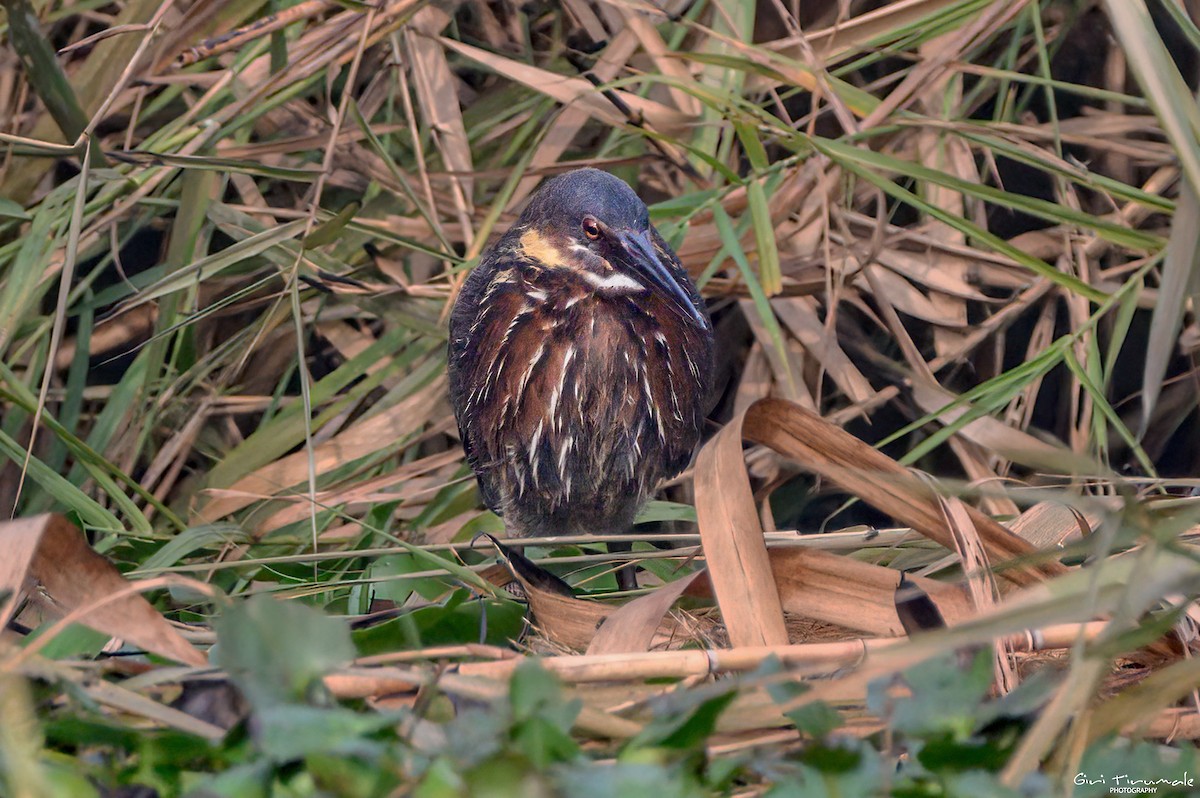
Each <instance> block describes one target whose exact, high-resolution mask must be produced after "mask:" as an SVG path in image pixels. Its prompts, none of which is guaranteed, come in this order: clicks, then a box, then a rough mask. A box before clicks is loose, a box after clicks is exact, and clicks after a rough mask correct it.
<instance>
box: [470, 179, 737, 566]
mask: <svg viewBox="0 0 1200 798" xmlns="http://www.w3.org/2000/svg"><path fill="white" fill-rule="evenodd" d="M449 332H450V336H449V337H450V341H449V353H448V356H449V392H450V399H451V404H452V405H453V408H454V413H455V418H456V420H457V422H458V430H459V436H460V440H461V441H462V445H463V448H464V450H465V452H466V456H467V461H468V463H469V464H470V466H471V468H472V469H473V471H474V473H475V476H476V479H477V481H478V484H479V489H480V494H481V497H482V499H483V501H484V503H485V504H486V505H487V506H488V507H489V508H490V509H492V510H493V511H495V512H496V513H497V514H498V515H499V516H500V517H501V518H502V519H503V521H504V526H505V531H506V532H507V534H508V535H510V536H511V537H514V538H523V537H533V536H539V537H540V536H553V535H578V534H587V533H590V534H597V535H609V536H616V535H621V534H625V533H629V532H632V531H633V523H634V518H635V516H636V514H637V513H638V511H639V510H640V509H641V507H642V506H643V505H644V504H645V502H646V501H647V500H648V498H649V497H650V496H651V495H652V494H653V492H654V491H655V490H656V488H657V486H658V484H659V483H660V482H661V481H662V480H663V479H666V478H670V477H673V476H676V475H677V474H679V473H680V472H681V471H682V470H683V469H685V468H686V467H687V465H688V463H689V462H690V461H691V457H692V454H693V451H694V449H695V447H696V444H697V443H698V441H699V439H700V436H701V431H702V427H703V424H704V418H705V415H706V413H707V409H708V405H709V401H708V400H709V394H710V393H711V391H712V381H713V370H714V367H713V350H714V341H713V326H712V321H711V318H710V316H709V313H708V309H707V306H706V304H705V302H704V300H703V299H702V298H701V296H700V293H699V291H698V290H697V288H696V285H695V284H694V283H693V282H692V280H691V278H690V277H689V276H688V273H687V271H686V270H685V269H684V268H683V266H682V265H681V263H680V261H679V258H678V257H677V256H676V255H675V253H674V252H673V251H672V249H671V247H670V246H669V245H668V244H667V243H666V241H665V240H664V239H663V237H662V236H661V235H660V234H659V232H658V231H657V230H656V229H655V228H654V226H653V225H651V224H650V215H649V211H648V209H647V207H646V205H645V203H643V202H642V200H641V199H640V198H639V197H638V195H637V194H636V193H635V192H634V191H633V189H631V188H630V187H629V185H628V184H626V183H625V182H624V181H623V180H621V179H620V178H619V177H616V176H614V175H612V174H609V173H608V172H604V171H601V170H598V169H592V168H583V169H576V170H573V171H570V172H567V173H564V174H561V175H559V176H557V177H554V178H552V179H550V180H548V181H546V182H545V183H544V184H543V185H542V186H541V187H540V189H539V190H538V191H537V192H536V193H535V194H534V196H533V197H532V198H531V199H530V201H529V203H528V205H527V206H526V207H525V209H524V211H523V212H522V213H521V214H520V216H519V217H518V219H517V220H516V222H515V223H514V224H513V225H512V227H510V228H509V230H508V231H507V232H506V233H505V234H504V235H503V236H501V237H500V238H499V240H497V241H496V243H495V244H494V245H493V246H492V247H491V248H490V249H489V250H488V251H487V252H485V253H484V254H483V255H482V257H481V258H480V261H479V263H478V265H477V266H476V267H475V268H474V269H473V270H472V271H471V272H470V274H469V275H468V277H467V279H466V281H465V283H464V284H463V287H462V289H461V291H460V292H459V294H458V297H457V298H456V300H455V303H454V307H453V310H452V311H451V314H450V331H449ZM609 548H610V551H615V550H625V551H628V550H629V546H628V544H625V545H621V544H610V547H609ZM632 574H633V571H632V569H629V568H626V569H622V570H621V571H618V574H617V576H618V584H619V585H620V586H621V587H622V588H628V587H629V586H630V582H631V581H632V584H633V586H636V577H632ZM623 577H624V578H623Z"/></svg>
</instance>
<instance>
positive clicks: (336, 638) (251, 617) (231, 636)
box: [211, 596, 355, 708]
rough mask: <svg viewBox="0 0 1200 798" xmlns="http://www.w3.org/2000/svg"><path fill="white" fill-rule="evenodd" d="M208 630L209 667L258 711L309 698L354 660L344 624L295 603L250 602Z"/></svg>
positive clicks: (233, 607) (263, 599)
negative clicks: (211, 635)
mask: <svg viewBox="0 0 1200 798" xmlns="http://www.w3.org/2000/svg"><path fill="white" fill-rule="evenodd" d="M213 629H214V630H215V631H216V633H217V645H216V646H215V647H214V648H213V652H212V655H211V658H212V660H213V662H214V663H215V664H216V665H218V666H219V667H221V668H224V669H225V670H226V671H228V673H229V676H230V678H231V679H233V680H234V682H235V683H236V684H237V686H238V688H239V689H240V690H241V691H242V692H243V693H244V694H245V696H246V697H247V698H248V699H249V700H250V702H251V703H252V704H254V705H255V706H256V707H258V708H263V707H269V706H273V705H276V704H283V703H302V702H304V701H305V700H306V699H308V698H310V697H314V696H315V695H317V694H319V693H320V690H321V688H322V685H321V682H320V680H321V677H322V676H324V675H325V674H326V673H328V672H329V671H330V670H332V669H333V668H335V667H338V666H340V665H345V664H346V663H348V662H349V661H350V660H352V659H353V658H354V655H355V651H354V644H353V643H351V641H350V630H349V628H347V626H346V625H345V624H344V623H342V622H341V621H338V620H335V619H333V618H330V617H329V616H327V615H325V614H323V613H321V612H319V611H317V610H315V609H313V608H312V607H308V606H305V605H304V604H301V603H300V602H298V601H277V600H276V599H273V598H270V597H268V596H254V597H252V598H249V599H247V600H246V601H242V602H237V603H234V604H232V605H231V606H229V607H228V608H227V609H226V610H225V611H224V612H222V613H221V615H220V617H218V618H217V619H216V620H215V621H213ZM314 690H315V691H317V692H316V693H314V692H313V691H314Z"/></svg>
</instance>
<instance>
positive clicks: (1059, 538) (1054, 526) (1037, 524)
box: [1008, 501, 1101, 549]
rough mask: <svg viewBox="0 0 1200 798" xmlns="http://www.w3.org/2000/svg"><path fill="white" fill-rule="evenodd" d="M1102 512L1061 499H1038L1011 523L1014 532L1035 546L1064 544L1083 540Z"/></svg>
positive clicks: (1090, 531) (1095, 525)
mask: <svg viewBox="0 0 1200 798" xmlns="http://www.w3.org/2000/svg"><path fill="white" fill-rule="evenodd" d="M1100 521H1101V515H1100V513H1098V512H1096V511H1094V510H1093V511H1090V512H1089V511H1085V510H1080V509H1077V508H1075V507H1072V506H1070V505H1068V504H1063V503H1061V502H1051V501H1045V502H1038V503H1037V504H1035V505H1033V506H1032V507H1030V508H1029V509H1028V510H1026V511H1025V512H1023V513H1021V515H1020V516H1019V517H1018V518H1017V519H1016V520H1014V521H1013V522H1012V523H1011V524H1009V525H1008V528H1009V529H1011V530H1012V532H1013V534H1015V535H1020V536H1021V537H1023V538H1024V539H1025V540H1028V541H1029V542H1030V543H1031V544H1032V545H1033V546H1034V547H1035V548H1039V549H1052V548H1062V547H1063V546H1065V545H1066V544H1068V543H1074V542H1076V541H1078V540H1082V539H1083V538H1085V537H1087V536H1088V535H1091V534H1092V530H1093V529H1095V528H1096V527H1098V526H1099V525H1100Z"/></svg>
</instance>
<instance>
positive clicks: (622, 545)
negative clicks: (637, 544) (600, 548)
mask: <svg viewBox="0 0 1200 798" xmlns="http://www.w3.org/2000/svg"><path fill="white" fill-rule="evenodd" d="M630 551H633V543H631V542H630V541H628V540H610V541H609V542H608V553H609V554H624V553H626V552H630ZM616 576H617V589H618V590H637V589H638V581H637V566H636V565H634V564H633V563H629V564H628V565H622V566H621V567H620V568H618V569H617V574H616Z"/></svg>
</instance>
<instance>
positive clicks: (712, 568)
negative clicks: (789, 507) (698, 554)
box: [695, 400, 798, 647]
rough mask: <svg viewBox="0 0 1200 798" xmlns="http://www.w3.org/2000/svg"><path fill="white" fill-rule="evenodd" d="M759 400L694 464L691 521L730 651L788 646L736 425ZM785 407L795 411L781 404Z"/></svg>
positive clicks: (790, 405) (711, 443) (714, 439)
mask: <svg viewBox="0 0 1200 798" xmlns="http://www.w3.org/2000/svg"><path fill="white" fill-rule="evenodd" d="M766 401H770V400H762V401H759V402H756V403H754V404H753V405H751V407H750V409H749V410H748V411H747V412H746V414H745V415H741V416H736V417H735V418H734V419H733V421H731V422H730V423H729V424H728V425H727V426H726V427H725V429H723V430H721V431H720V432H719V433H717V434H716V436H714V437H713V439H712V440H710V441H709V442H708V443H707V444H705V446H704V448H703V449H701V450H700V454H699V456H698V457H697V458H696V471H695V481H696V515H697V519H698V521H699V524H700V541H701V544H702V545H703V547H704V558H705V560H706V561H707V563H708V572H709V578H710V579H711V580H712V586H713V593H714V594H715V596H716V599H717V604H718V606H719V607H720V608H721V617H722V619H723V620H724V622H725V628H726V630H727V631H728V633H729V640H730V642H731V643H732V644H733V645H734V646H735V647H736V646H779V645H784V644H786V643H787V642H788V634H787V627H786V626H785V625H784V622H783V607H782V605H781V604H780V603H779V592H778V590H777V589H776V587H775V579H774V577H773V576H772V575H771V563H770V560H769V559H768V558H767V546H766V542H765V541H764V540H763V530H762V526H761V525H760V523H759V520H758V509H757V507H756V506H755V504H754V496H753V494H752V493H751V492H750V478H749V476H748V475H747V474H746V464H745V460H744V458H743V456H742V425H743V423H744V420H745V419H749V418H750V417H751V416H752V415H753V414H754V413H755V408H759V407H762V406H763V402H766ZM785 404H786V406H788V407H798V406H797V405H792V404H787V403H785Z"/></svg>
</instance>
